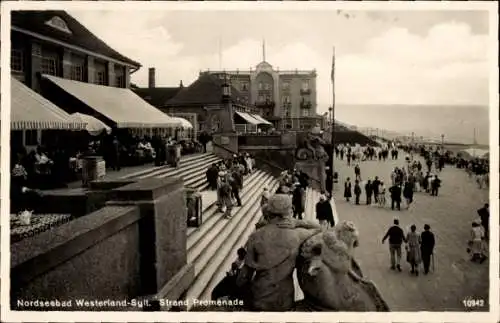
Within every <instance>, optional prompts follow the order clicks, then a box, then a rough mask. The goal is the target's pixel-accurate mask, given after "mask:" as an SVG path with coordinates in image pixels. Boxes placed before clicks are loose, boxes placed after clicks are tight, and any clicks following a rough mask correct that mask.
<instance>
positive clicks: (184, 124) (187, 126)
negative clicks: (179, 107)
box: [172, 117, 193, 129]
mask: <svg viewBox="0 0 500 323" xmlns="http://www.w3.org/2000/svg"><path fill="white" fill-rule="evenodd" d="M172 119H175V120H176V121H179V123H180V127H181V128H183V129H192V128H193V125H192V124H191V122H189V121H187V120H186V119H184V118H181V117H172Z"/></svg>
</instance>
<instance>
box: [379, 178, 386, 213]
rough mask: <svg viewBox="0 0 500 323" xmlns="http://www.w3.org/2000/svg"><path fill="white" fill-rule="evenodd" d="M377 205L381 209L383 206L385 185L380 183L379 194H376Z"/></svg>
mask: <svg viewBox="0 0 500 323" xmlns="http://www.w3.org/2000/svg"><path fill="white" fill-rule="evenodd" d="M377 196H378V197H377V198H378V205H379V206H381V207H384V206H385V185H384V182H380V187H379V193H378V194H377Z"/></svg>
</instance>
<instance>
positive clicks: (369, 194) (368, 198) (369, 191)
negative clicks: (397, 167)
mask: <svg viewBox="0 0 500 323" xmlns="http://www.w3.org/2000/svg"><path fill="white" fill-rule="evenodd" d="M365 193H366V205H371V204H372V193H373V186H372V182H371V180H368V181H367V182H366V184H365Z"/></svg>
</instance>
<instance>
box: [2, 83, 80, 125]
mask: <svg viewBox="0 0 500 323" xmlns="http://www.w3.org/2000/svg"><path fill="white" fill-rule="evenodd" d="M11 80H12V82H11V87H10V92H11V112H10V120H11V122H10V124H11V130H36V129H40V130H49V129H54V130H83V129H85V126H86V124H85V123H82V122H79V121H75V120H72V119H71V117H70V115H69V114H68V113H66V112H65V111H64V110H62V109H61V108H59V107H58V106H56V105H55V104H53V103H52V102H50V101H49V100H47V99H45V98H44V97H43V96H41V95H40V94H38V93H36V92H35V91H33V90H32V89H30V88H29V87H27V86H26V85H24V84H23V83H21V82H20V81H18V80H17V79H16V78H14V77H11Z"/></svg>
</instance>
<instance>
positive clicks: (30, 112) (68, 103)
mask: <svg viewBox="0 0 500 323" xmlns="http://www.w3.org/2000/svg"><path fill="white" fill-rule="evenodd" d="M140 67H141V64H139V63H138V62H136V61H134V60H132V59H130V58H127V57H126V56H124V55H122V54H120V53H118V52H117V51H116V50H114V49H112V48H111V47H109V46H108V45H107V44H106V43H105V42H104V41H102V40H101V39H99V38H98V37H97V36H95V35H94V34H92V32H90V31H89V30H88V29H87V28H85V26H83V25H82V24H80V23H79V22H78V21H77V20H76V19H75V18H73V17H72V16H71V15H69V14H68V13H67V12H65V11H53V10H46V11H13V12H12V25H11V76H12V78H13V79H15V80H13V84H14V86H12V88H11V92H12V96H11V97H12V98H14V99H12V113H11V129H12V130H13V132H12V136H11V138H12V141H13V142H14V143H15V144H16V145H17V146H25V147H34V146H36V145H38V144H39V143H41V144H45V143H46V142H49V141H51V139H50V136H49V132H48V131H47V130H57V129H68V127H70V126H68V124H69V121H68V118H69V117H70V114H72V113H76V112H78V113H83V114H87V115H91V116H93V117H95V118H97V119H100V120H101V121H103V122H104V123H106V124H107V125H108V126H110V127H113V128H116V129H118V128H121V129H124V131H128V130H127V129H132V130H133V131H136V130H137V131H138V130H143V129H150V130H151V131H153V130H154V131H156V129H166V128H168V127H170V128H172V127H173V126H174V125H175V124H177V123H178V122H177V121H176V120H175V119H173V118H170V117H168V116H167V115H165V114H164V113H162V112H161V111H159V110H158V109H156V108H155V107H153V106H152V105H150V104H149V103H147V102H146V101H144V100H142V99H141V98H140V97H139V96H137V95H136V94H135V93H134V92H132V91H131V90H130V89H129V88H130V74H132V73H133V72H135V71H137V70H138V69H139V68H140ZM18 81H19V82H18ZM29 97H30V98H35V100H30V101H28V100H27V99H28V98H29ZM49 110H50V111H49ZM63 119H64V120H63ZM148 131H149V130H148ZM115 133H116V132H115Z"/></svg>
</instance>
